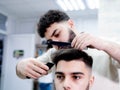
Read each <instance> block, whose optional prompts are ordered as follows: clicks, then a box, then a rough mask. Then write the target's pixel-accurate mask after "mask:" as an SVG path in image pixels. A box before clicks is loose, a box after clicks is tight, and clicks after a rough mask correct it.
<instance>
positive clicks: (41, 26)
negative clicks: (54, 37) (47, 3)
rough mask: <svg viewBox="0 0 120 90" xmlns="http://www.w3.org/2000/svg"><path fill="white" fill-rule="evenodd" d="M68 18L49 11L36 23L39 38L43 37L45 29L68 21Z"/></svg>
mask: <svg viewBox="0 0 120 90" xmlns="http://www.w3.org/2000/svg"><path fill="white" fill-rule="evenodd" d="M69 19H70V17H69V16H68V15H67V14H66V13H64V12H62V11H59V10H49V11H48V12H46V13H45V14H44V15H43V16H41V18H40V20H39V23H38V34H39V35H40V36H41V37H44V36H45V32H46V29H47V28H48V27H49V26H50V25H51V24H53V23H55V22H57V23H59V22H62V21H67V20H69Z"/></svg>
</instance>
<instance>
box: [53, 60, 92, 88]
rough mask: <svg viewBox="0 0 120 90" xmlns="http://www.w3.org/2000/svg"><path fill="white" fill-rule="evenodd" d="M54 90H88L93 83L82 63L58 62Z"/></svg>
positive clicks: (74, 61)
mask: <svg viewBox="0 0 120 90" xmlns="http://www.w3.org/2000/svg"><path fill="white" fill-rule="evenodd" d="M54 81H55V89H56V90H89V86H90V85H91V84H92V82H93V77H92V78H91V74H90V71H89V69H88V67H86V65H85V64H84V62H82V61H78V60H77V61H76V60H73V61H69V62H67V61H63V60H62V61H59V62H58V64H57V66H56V71H55V79H54Z"/></svg>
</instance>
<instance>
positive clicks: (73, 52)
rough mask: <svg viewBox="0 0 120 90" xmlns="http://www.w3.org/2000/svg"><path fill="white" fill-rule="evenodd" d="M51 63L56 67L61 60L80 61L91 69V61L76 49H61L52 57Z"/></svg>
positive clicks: (90, 58) (86, 55) (85, 54)
mask: <svg viewBox="0 0 120 90" xmlns="http://www.w3.org/2000/svg"><path fill="white" fill-rule="evenodd" d="M51 57H52V61H53V63H54V64H55V65H56V66H57V64H58V62H59V61H61V60H64V61H72V60H80V61H83V62H84V63H85V64H86V66H88V67H89V68H92V65H93V59H92V57H91V56H89V55H88V54H87V53H86V52H84V51H81V50H78V49H73V48H72V49H61V50H58V51H56V52H55V53H54V54H53V55H52V56H51Z"/></svg>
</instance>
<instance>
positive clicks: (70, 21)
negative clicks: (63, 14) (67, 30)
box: [68, 19, 74, 28]
mask: <svg viewBox="0 0 120 90" xmlns="http://www.w3.org/2000/svg"><path fill="white" fill-rule="evenodd" d="M68 24H69V25H70V27H71V28H73V26H74V22H73V20H71V19H69V20H68Z"/></svg>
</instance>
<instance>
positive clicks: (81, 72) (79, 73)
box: [71, 72, 85, 75]
mask: <svg viewBox="0 0 120 90" xmlns="http://www.w3.org/2000/svg"><path fill="white" fill-rule="evenodd" d="M71 74H73V75H74V74H75V75H76V74H81V75H85V74H84V73H83V72H73V73H71Z"/></svg>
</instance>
